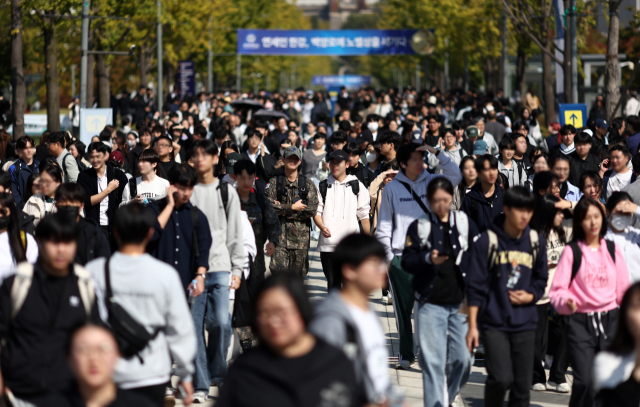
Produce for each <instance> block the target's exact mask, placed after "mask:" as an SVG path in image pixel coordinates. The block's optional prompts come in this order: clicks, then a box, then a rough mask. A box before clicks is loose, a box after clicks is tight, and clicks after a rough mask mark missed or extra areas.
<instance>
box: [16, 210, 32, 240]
mask: <svg viewBox="0 0 640 407" xmlns="http://www.w3.org/2000/svg"><path fill="white" fill-rule="evenodd" d="M18 217H19V219H20V230H23V231H24V232H25V233H29V234H31V235H35V234H36V227H35V225H34V224H33V220H34V219H35V216H33V215H27V214H26V213H24V212H23V211H22V209H18Z"/></svg>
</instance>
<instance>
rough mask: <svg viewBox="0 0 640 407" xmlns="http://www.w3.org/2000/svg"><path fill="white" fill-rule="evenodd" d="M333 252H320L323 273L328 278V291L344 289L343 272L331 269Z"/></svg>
mask: <svg viewBox="0 0 640 407" xmlns="http://www.w3.org/2000/svg"><path fill="white" fill-rule="evenodd" d="M332 256H333V252H320V263H322V271H323V272H324V276H325V277H326V278H327V291H329V290H331V289H332V288H338V289H340V287H342V272H341V270H333V267H331V258H332Z"/></svg>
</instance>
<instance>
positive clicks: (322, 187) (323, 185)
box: [318, 179, 329, 204]
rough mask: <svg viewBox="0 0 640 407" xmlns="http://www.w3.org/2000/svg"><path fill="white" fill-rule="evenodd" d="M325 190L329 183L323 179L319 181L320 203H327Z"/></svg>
mask: <svg viewBox="0 0 640 407" xmlns="http://www.w3.org/2000/svg"><path fill="white" fill-rule="evenodd" d="M327 188H329V182H328V181H327V180H326V179H325V180H322V181H320V183H319V184H318V189H319V190H320V196H322V203H323V204H324V203H325V202H326V201H327Z"/></svg>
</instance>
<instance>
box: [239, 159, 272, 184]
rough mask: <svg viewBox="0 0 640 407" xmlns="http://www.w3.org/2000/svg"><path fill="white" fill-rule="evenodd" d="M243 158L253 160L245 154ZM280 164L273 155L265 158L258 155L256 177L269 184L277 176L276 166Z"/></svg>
mask: <svg viewBox="0 0 640 407" xmlns="http://www.w3.org/2000/svg"><path fill="white" fill-rule="evenodd" d="M242 158H243V159H245V160H251V159H250V158H249V155H248V154H247V153H246V152H244V153H242ZM277 163H278V160H276V159H275V158H274V157H273V156H272V155H271V154H265V155H264V156H261V155H258V158H256V176H257V177H258V179H259V180H260V181H262V182H265V183H267V182H269V180H270V179H271V178H273V177H275V176H276V168H275V165H276V164H277Z"/></svg>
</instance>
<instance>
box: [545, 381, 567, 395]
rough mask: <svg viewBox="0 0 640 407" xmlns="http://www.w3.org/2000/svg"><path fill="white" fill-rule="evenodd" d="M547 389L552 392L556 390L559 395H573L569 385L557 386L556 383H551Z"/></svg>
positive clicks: (561, 384)
mask: <svg viewBox="0 0 640 407" xmlns="http://www.w3.org/2000/svg"><path fill="white" fill-rule="evenodd" d="M547 388H550V389H551V390H553V389H554V388H555V390H556V391H557V392H558V393H571V385H570V384H569V383H560V384H556V383H555V382H549V383H548V384H547Z"/></svg>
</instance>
